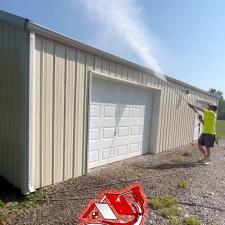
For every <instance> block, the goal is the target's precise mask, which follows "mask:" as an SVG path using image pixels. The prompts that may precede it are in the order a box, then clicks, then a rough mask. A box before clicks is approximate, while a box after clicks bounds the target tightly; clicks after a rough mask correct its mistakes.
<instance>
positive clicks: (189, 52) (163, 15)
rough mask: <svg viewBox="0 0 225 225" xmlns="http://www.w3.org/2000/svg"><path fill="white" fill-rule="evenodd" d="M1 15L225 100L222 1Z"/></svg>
mask: <svg viewBox="0 0 225 225" xmlns="http://www.w3.org/2000/svg"><path fill="white" fill-rule="evenodd" d="M0 9H1V10H4V11H8V12H11V13H14V14H16V15H20V16H23V17H26V18H28V19H30V20H33V21H34V22H37V23H39V24H40V25H42V26H45V27H48V28H50V29H53V30H55V31H57V32H60V33H63V34H65V35H67V36H71V37H72V38H74V39H76V40H79V41H81V42H84V43H86V44H89V45H92V46H94V47H97V48H99V49H101V50H104V51H107V52H110V53H112V54H114V55H117V56H120V57H122V58H125V59H128V60H130V61H132V62H135V63H137V64H140V65H143V66H146V67H148V68H151V69H153V70H155V71H157V72H159V73H162V74H166V75H169V76H171V77H174V78H176V79H178V80H181V81H184V82H187V83H189V84H192V85H194V86H197V87H199V88H202V89H204V90H208V89H209V88H216V89H218V90H221V91H222V92H223V93H224V95H225V29H224V22H225V13H224V11H225V1H223V0H215V1H212V0H198V1H196V0H188V1H180V0H170V1H168V0H157V1H155V0H64V1H62V0H45V1H41V0H0Z"/></svg>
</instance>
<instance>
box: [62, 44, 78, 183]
mask: <svg viewBox="0 0 225 225" xmlns="http://www.w3.org/2000/svg"><path fill="white" fill-rule="evenodd" d="M66 58H67V60H66V86H65V105H66V107H65V132H64V135H65V147H64V180H66V179H69V178H71V177H73V168H74V167H73V166H74V165H73V152H74V146H73V139H74V128H73V127H74V122H75V121H74V101H75V85H76V83H75V78H76V71H75V70H76V50H75V49H73V48H70V47H67V55H66Z"/></svg>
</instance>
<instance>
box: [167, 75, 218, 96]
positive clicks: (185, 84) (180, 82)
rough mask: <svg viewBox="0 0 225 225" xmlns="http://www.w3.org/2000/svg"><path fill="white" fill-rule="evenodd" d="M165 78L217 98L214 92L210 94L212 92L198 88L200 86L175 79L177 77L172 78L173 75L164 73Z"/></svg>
mask: <svg viewBox="0 0 225 225" xmlns="http://www.w3.org/2000/svg"><path fill="white" fill-rule="evenodd" d="M166 79H167V80H168V81H170V82H173V83H176V84H180V85H183V86H185V87H187V88H190V89H193V90H195V91H198V92H201V93H202V94H205V95H208V96H211V97H214V98H216V99H217V96H216V95H214V94H212V93H210V92H208V91H205V90H202V89H200V88H198V87H196V86H193V85H191V84H188V83H185V82H183V81H180V80H177V79H175V78H173V77H170V76H167V75H166Z"/></svg>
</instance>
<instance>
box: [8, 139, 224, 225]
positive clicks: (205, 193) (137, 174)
mask: <svg viewBox="0 0 225 225" xmlns="http://www.w3.org/2000/svg"><path fill="white" fill-rule="evenodd" d="M224 146H225V141H222V143H221V145H220V146H216V147H215V148H214V150H213V156H212V161H211V163H210V165H207V166H206V165H200V164H198V163H196V161H197V159H198V158H199V157H200V155H199V153H198V151H197V146H196V145H195V146H193V145H188V146H185V147H180V148H177V149H174V150H172V151H169V152H165V153H160V154H157V155H144V156H140V157H135V158H132V159H128V160H124V161H121V162H117V163H113V164H109V165H107V166H103V167H99V168H96V169H93V170H91V171H90V173H89V174H88V175H87V176H83V177H79V178H75V179H70V180H68V181H66V182H62V183H59V184H56V185H52V186H49V187H47V188H45V189H44V190H45V191H46V192H47V195H48V202H47V203H45V204H44V205H41V206H38V207H37V208H32V209H27V210H22V211H20V212H19V213H18V214H17V215H14V216H10V217H9V218H8V224H13V225H14V224H16V225H20V224H35V225H36V224H37V225H38V224H54V225H56V224H78V223H79V220H78V217H79V214H80V213H81V211H82V209H84V208H85V206H86V204H87V203H88V202H89V201H90V199H93V198H95V197H97V196H98V195H99V194H100V193H101V191H103V190H105V189H107V188H108V189H112V188H113V189H114V188H115V189H117V188H118V189H120V188H122V187H126V186H127V185H128V184H132V183H137V182H138V183H142V184H143V185H144V191H145V194H146V195H147V197H148V198H149V199H151V198H152V197H155V196H164V195H168V194H169V195H174V196H175V197H176V198H177V199H178V201H179V203H180V204H181V205H182V207H183V208H184V209H185V210H186V212H187V213H188V214H194V215H198V216H200V217H201V218H202V220H203V222H204V224H205V225H224V224H225V191H224V190H225V173H224V171H225V151H223V150H225V147H224ZM181 180H188V181H189V182H190V188H189V189H187V190H183V189H180V188H179V187H178V182H179V181H181ZM147 224H154V225H167V224H169V220H168V219H166V218H163V217H161V216H160V215H159V214H158V213H157V212H155V211H153V210H151V209H150V210H149V218H148V220H147Z"/></svg>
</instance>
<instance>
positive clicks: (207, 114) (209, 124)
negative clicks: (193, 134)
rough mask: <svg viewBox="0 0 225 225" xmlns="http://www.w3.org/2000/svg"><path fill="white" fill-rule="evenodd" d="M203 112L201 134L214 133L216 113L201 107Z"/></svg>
mask: <svg viewBox="0 0 225 225" xmlns="http://www.w3.org/2000/svg"><path fill="white" fill-rule="evenodd" d="M203 114H204V125H203V131H202V133H203V134H216V117H217V116H216V113H215V112H213V111H211V110H207V109H203Z"/></svg>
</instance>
